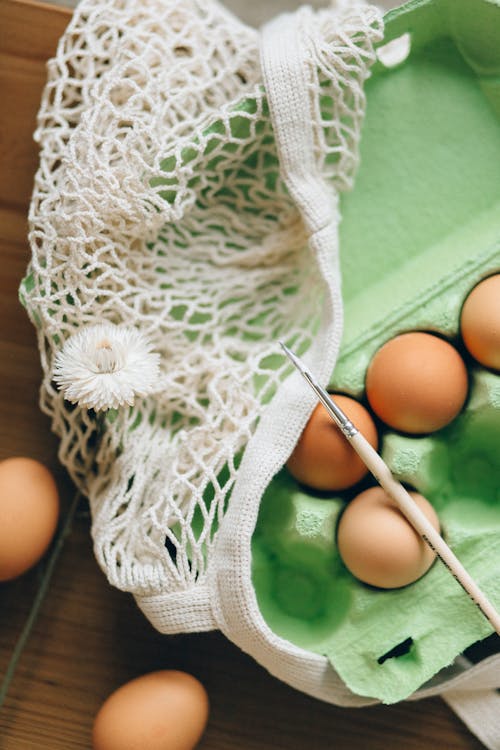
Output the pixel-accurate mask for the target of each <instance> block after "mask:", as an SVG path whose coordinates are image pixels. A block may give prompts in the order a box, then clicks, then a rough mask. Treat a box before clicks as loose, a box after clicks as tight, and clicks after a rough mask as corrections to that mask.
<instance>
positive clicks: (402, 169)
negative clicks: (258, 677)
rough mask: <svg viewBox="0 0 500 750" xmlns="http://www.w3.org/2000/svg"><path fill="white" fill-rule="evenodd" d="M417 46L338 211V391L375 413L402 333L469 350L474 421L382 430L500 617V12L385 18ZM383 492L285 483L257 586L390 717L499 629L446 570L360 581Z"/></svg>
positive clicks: (267, 501) (271, 610) (291, 628)
mask: <svg viewBox="0 0 500 750" xmlns="http://www.w3.org/2000/svg"><path fill="white" fill-rule="evenodd" d="M405 33H408V34H409V40H410V49H409V54H408V56H407V57H406V58H405V59H404V60H403V61H402V62H400V63H398V64H396V65H395V66H394V67H389V68H388V67H385V66H384V65H383V64H382V63H379V64H377V66H376V68H375V69H374V71H373V76H372V78H371V79H370V80H369V81H368V82H367V84H366V95H367V115H366V120H365V123H364V126H363V131H362V141H361V166H360V169H359V172H358V175H357V177H356V182H355V187H354V190H353V192H352V193H350V194H348V195H345V196H343V198H342V201H341V211H342V217H343V218H342V224H341V244H340V247H341V265H342V278H343V295H344V304H345V328H344V337H343V341H342V346H341V352H340V356H339V359H338V362H337V366H336V368H335V372H334V373H333V375H332V382H331V386H332V390H334V391H336V392H341V393H346V394H349V395H352V396H354V397H355V398H357V399H358V400H360V401H362V402H364V403H365V404H366V400H365V378H366V372H367V368H368V365H369V363H370V361H371V360H372V358H373V356H374V354H375V353H376V352H377V351H378V349H379V348H380V347H381V346H382V345H383V344H384V343H385V342H387V341H388V340H390V339H391V338H393V337H394V336H396V335H398V334H401V333H405V332H410V331H426V332H429V333H435V334H436V335H438V336H440V337H442V338H444V339H446V340H448V341H449V342H450V343H451V344H452V345H453V346H455V347H456V348H457V349H458V351H459V353H460V354H461V355H462V357H463V358H464V361H465V363H466V366H467V369H468V375H469V391H468V396H467V400H466V403H465V405H464V408H463V410H462V411H461V413H460V414H459V415H458V416H457V417H456V418H455V419H454V420H453V421H452V422H451V423H450V424H448V425H447V426H446V427H444V428H442V429H440V430H438V431H436V432H434V433H432V434H427V435H422V436H415V435H412V436H411V435H408V434H402V433H400V432H397V431H395V430H393V429H390V428H388V427H387V426H385V425H384V424H383V423H382V422H380V420H376V421H377V426H378V428H379V438H380V446H379V450H380V452H381V453H382V456H383V457H384V459H385V460H386V462H387V463H388V464H389V466H390V468H391V470H392V471H393V473H394V474H395V475H396V476H397V477H398V478H399V479H400V480H401V481H403V483H406V484H407V485H408V486H409V487H410V488H414V489H416V490H417V491H418V492H420V493H421V494H422V495H424V496H425V497H426V498H427V499H428V500H429V501H430V502H431V503H432V504H433V506H434V507H435V509H436V511H437V513H438V515H439V518H440V522H441V526H442V533H443V536H444V538H445V539H446V541H447V543H448V544H449V545H450V546H451V547H452V549H453V550H454V552H455V554H456V555H457V556H458V557H459V559H460V560H461V562H462V563H463V564H464V565H465V567H466V568H467V569H468V571H469V572H470V573H471V575H472V576H473V577H474V578H475V579H476V580H477V582H478V584H479V585H480V586H481V587H482V588H483V590H484V591H485V592H486V593H487V595H488V596H489V597H490V598H491V600H492V601H493V603H494V604H495V605H496V606H497V607H500V491H499V487H500V457H499V454H498V445H499V441H500V375H499V374H498V372H494V371H492V370H487V369H485V368H482V367H481V366H479V365H478V364H477V363H476V362H474V360H473V359H472V358H471V357H470V356H469V355H468V353H467V352H466V350H465V348H464V346H463V343H462V341H461V338H460V330H459V329H460V312H461V309H462V305H463V303H464V301H465V299H466V297H467V295H468V293H469V292H470V291H471V290H472V289H473V288H474V286H475V285H476V284H477V283H478V282H479V281H481V279H483V278H485V277H487V276H490V275H493V274H496V273H499V272H500V241H499V240H500V171H499V169H498V164H499V163H500V124H499V118H500V75H499V74H500V53H499V51H498V50H500V3H499V2H486V0H417V1H416V2H412V3H409V4H408V5H406V6H402V7H401V8H398V9H396V10H395V11H392V12H391V13H389V14H388V15H387V17H386V34H385V39H384V45H385V43H386V42H388V41H390V40H393V39H397V38H398V37H400V36H401V35H402V34H405ZM374 484H375V482H374V480H371V479H370V478H369V477H368V478H365V479H364V480H363V481H362V482H361V483H360V484H358V485H356V486H355V487H353V488H351V489H350V490H348V491H345V492H342V493H334V492H332V493H316V492H314V491H312V490H309V489H307V488H306V487H304V486H301V485H299V484H298V483H297V482H296V481H295V480H294V479H293V478H292V477H291V476H290V474H289V473H288V472H287V470H286V469H284V470H283V471H282V472H280V474H278V475H277V476H276V477H275V478H274V480H273V482H272V483H271V485H270V487H269V488H268V491H267V493H266V495H265V496H264V498H263V501H262V505H261V510H260V514H259V519H258V522H257V526H256V529H255V533H254V537H253V544H252V553H253V562H252V565H253V568H252V570H253V581H254V585H255V590H256V594H257V599H258V602H259V606H260V608H261V611H262V614H263V617H264V619H265V620H266V621H267V623H268V624H269V626H270V627H271V628H272V629H273V630H274V631H275V632H276V633H277V634H278V635H280V636H282V637H283V638H286V639H288V640H291V641H292V642H294V643H296V644H297V645H299V646H301V647H303V648H307V649H309V650H311V651H314V652H317V653H320V654H323V655H326V656H327V657H328V658H329V659H330V661H331V663H332V666H333V667H334V668H335V669H336V671H337V672H338V673H339V674H340V675H341V677H342V678H343V679H344V681H345V682H346V684H347V685H348V686H349V687H350V688H351V689H352V690H353V691H354V692H356V693H358V694H360V695H365V696H370V697H374V698H378V699H380V700H382V701H384V702H386V703H391V702H395V701H398V700H401V699H404V698H405V697H407V696H408V695H410V694H411V693H412V692H413V691H415V690H417V689H418V688H419V687H421V686H422V685H424V684H425V683H426V682H427V681H428V680H430V679H431V678H433V677H434V676H435V675H436V674H437V673H439V671H440V670H442V669H444V668H446V667H447V666H448V665H450V664H452V662H453V660H454V659H455V658H456V657H457V656H458V655H459V654H460V653H462V652H463V651H464V650H465V649H466V648H467V647H468V646H470V645H471V644H472V643H474V642H476V641H478V640H481V639H482V638H485V637H486V636H487V635H489V634H490V633H491V626H490V625H489V623H488V622H487V621H486V620H485V619H484V618H483V617H482V615H481V614H480V612H479V611H478V610H477V608H476V607H475V605H474V604H473V603H472V602H471V600H470V599H469V598H468V597H467V595H466V594H465V593H464V592H463V590H462V589H461V588H460V586H459V584H458V583H457V582H456V581H455V580H454V579H453V578H452V576H451V575H450V573H449V572H448V571H447V570H446V569H445V567H444V565H442V563H441V562H440V561H439V560H437V561H436V562H435V563H434V564H433V565H432V566H431V568H430V569H429V571H428V572H427V573H426V574H425V575H424V576H422V577H421V578H420V579H418V580H417V581H415V582H414V583H412V584H410V585H407V586H405V587H402V588H399V589H392V590H382V589H378V588H374V587H371V586H368V585H366V584H363V583H361V582H359V581H357V580H356V579H355V578H354V577H353V576H352V575H351V573H350V572H349V571H348V570H347V568H346V567H345V565H344V564H343V562H342V560H341V558H340V555H339V552H338V549H337V546H336V528H337V526H338V521H339V518H340V517H341V514H342V512H343V510H344V508H345V507H346V503H348V502H349V500H350V499H352V498H353V497H354V496H355V495H357V494H358V493H359V492H360V491H361V490H362V489H365V488H366V487H368V486H373V485H374ZM450 623H453V627H451V626H450Z"/></svg>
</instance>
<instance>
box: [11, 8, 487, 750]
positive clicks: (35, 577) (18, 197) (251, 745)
mask: <svg viewBox="0 0 500 750" xmlns="http://www.w3.org/2000/svg"><path fill="white" fill-rule="evenodd" d="M69 18H70V14H69V12H68V11H65V10H64V9H61V8H53V7H50V6H42V5H37V4H35V3H28V2H18V1H17V0H0V93H1V97H2V99H1V100H2V109H1V114H0V127H1V139H0V144H1V145H0V150H1V154H0V155H1V159H0V163H1V179H0V254H1V263H0V320H1V330H0V415H1V417H0V459H1V458H5V457H6V456H8V455H15V454H18V455H19V454H24V455H30V456H33V457H35V458H38V459H39V460H42V461H44V462H45V463H46V464H47V465H49V466H50V467H51V468H52V469H53V470H54V472H55V473H56V476H57V479H58V482H59V486H60V489H61V493H62V495H63V497H64V498H66V500H67V499H68V498H69V497H70V495H71V494H72V491H73V490H72V488H71V486H70V485H69V483H68V480H67V478H66V477H65V474H64V472H62V471H61V470H60V469H58V468H57V458H56V451H57V443H56V440H55V438H54V437H53V436H51V434H50V424H49V421H48V419H47V418H46V417H45V416H43V415H42V414H41V413H40V411H39V409H38V405H37V403H38V384H39V382H40V367H39V363H38V354H37V350H36V341H35V334H34V331H33V329H32V327H31V325H30V323H29V322H28V320H27V317H26V314H25V312H24V310H23V309H22V307H21V305H20V304H19V302H18V299H17V288H18V285H19V281H20V279H21V277H22V275H23V273H24V271H25V268H26V264H27V261H28V257H29V251H28V247H27V243H26V214H27V207H28V202H29V196H30V193H31V189H32V180H33V174H34V171H35V169H36V164H37V153H36V147H35V145H34V143H33V141H32V138H31V135H32V132H33V130H34V127H35V117H36V111H37V109H38V105H39V99H40V91H41V87H42V86H43V82H44V80H45V61H46V60H47V58H48V57H50V56H51V55H52V54H53V52H54V50H55V46H56V44H57V39H58V38H59V36H60V34H61V33H62V31H63V29H64V28H65V26H66V24H67V23H68V21H69ZM6 102H7V106H5V103H6ZM42 573H43V564H42V565H41V566H40V567H39V568H37V569H35V570H33V571H31V572H29V573H28V574H26V575H25V576H23V577H22V578H20V579H18V580H16V581H12V582H10V583H8V584H3V585H1V586H0V675H1V674H2V673H3V672H4V671H5V668H6V666H7V663H8V660H9V657H10V654H11V653H12V649H13V647H14V643H15V641H16V638H17V636H18V634H19V632H20V630H21V628H22V626H23V623H24V621H25V618H26V616H27V614H28V611H29V608H30V605H31V602H32V599H33V596H34V594H35V592H36V590H37V588H38V586H39V584H40V576H41V574H42ZM159 668H174V669H183V670H186V671H188V672H191V673H192V674H194V675H196V676H198V677H199V678H200V679H201V680H202V682H203V683H204V684H205V685H206V687H207V689H208V692H209V695H210V700H211V714H210V721H209V725H208V728H207V731H206V734H205V736H204V738H203V740H202V742H201V744H200V748H202V749H203V750H271V748H272V749H273V750H280V749H283V750H285V749H286V750H322V749H323V748H324V749H325V750H326V749H327V748H335V750H348V749H349V750H361V749H363V750H366V748H370V750H386V748H388V747H389V748H405V749H406V750H423V749H424V748H426V749H427V748H429V747H435V746H441V747H443V748H446V749H447V750H478V749H479V748H480V744H479V743H478V742H477V741H476V740H475V739H474V738H473V737H472V736H471V735H470V734H469V733H468V732H467V730H466V729H465V727H464V726H463V725H462V724H461V723H460V721H459V720H458V719H457V718H456V717H455V716H454V715H453V714H452V713H451V711H450V710H449V709H448V708H447V707H446V706H445V705H444V703H442V702H441V701H440V700H439V699H432V700H425V701H422V702H419V703H402V704H399V705H397V706H391V707H384V706H376V707H372V708H368V709H357V710H354V709H349V710H346V709H341V708H337V707H334V706H330V705H327V704H325V703H322V702H320V701H316V700H313V699H311V698H309V697H308V696H305V695H302V694H301V693H299V692H297V691H295V690H292V689H291V688H289V687H288V686H286V685H284V684H282V683H280V682H278V681H277V680H275V679H274V678H273V677H271V676H270V675H269V674H268V673H267V672H266V671H265V670H264V669H262V668H261V667H260V666H259V665H258V664H256V662H255V661H253V660H252V659H250V658H249V657H248V656H246V655H245V654H243V653H242V652H241V651H239V650H238V649H237V648H236V647H234V646H233V645H232V644H231V643H229V642H228V641H227V640H226V639H225V638H224V637H223V636H222V635H221V634H219V633H209V634H203V635H189V636H187V635H186V636H175V637H165V636H161V635H159V634H158V633H156V632H155V631H153V629H152V628H151V626H150V625H149V623H148V622H147V621H146V620H145V619H144V617H143V616H142V615H141V613H140V612H139V610H138V609H137V607H136V606H135V604H134V602H133V600H132V598H131V597H130V596H128V595H126V594H123V593H121V592H119V591H117V590H115V589H113V588H111V587H110V586H109V585H108V583H107V582H106V580H105V577H104V575H103V573H102V572H101V571H100V570H99V569H98V566H97V564H96V562H95V559H94V556H93V552H92V547H91V540H90V530H89V518H88V512H87V509H86V503H85V502H84V501H82V503H81V505H80V510H79V512H78V514H77V517H76V518H75V520H74V523H73V527H72V530H71V533H70V534H69V535H68V537H67V539H66V542H65V545H64V548H63V553H62V557H61V558H60V560H59V562H58V565H57V567H56V570H55V574H54V577H53V579H52V582H51V585H50V588H49V593H48V595H47V598H46V600H45V603H44V605H43V607H42V609H41V612H40V614H39V616H38V618H37V621H36V624H35V627H34V630H33V632H32V635H31V637H30V639H29V641H28V643H27V646H26V648H25V649H24V652H23V655H22V658H21V661H20V663H19V665H18V669H17V672H16V674H15V678H14V680H13V682H12V684H11V688H10V691H9V694H8V697H7V701H6V705H5V706H4V709H3V710H2V712H1V713H0V748H1V750H35V749H36V750H69V749H71V750H79V749H80V748H81V750H88V749H89V747H90V732H91V727H92V721H93V717H94V715H95V712H96V710H97V708H98V706H99V705H100V703H101V702H102V701H103V700H104V699H105V698H106V696H107V695H108V694H109V693H110V692H111V691H112V690H114V689H115V688H116V687H118V686H119V685H120V684H122V683H123V682H125V681H126V680H128V679H130V678H132V677H134V676H137V675H139V674H142V673H145V672H148V671H151V670H154V669H159ZM145 750H147V749H145Z"/></svg>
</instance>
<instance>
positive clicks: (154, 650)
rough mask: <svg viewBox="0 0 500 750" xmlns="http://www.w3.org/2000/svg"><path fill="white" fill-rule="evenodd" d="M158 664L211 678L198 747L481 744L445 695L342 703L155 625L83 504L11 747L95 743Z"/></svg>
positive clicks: (30, 665)
mask: <svg viewBox="0 0 500 750" xmlns="http://www.w3.org/2000/svg"><path fill="white" fill-rule="evenodd" d="M14 589H15V584H11V591H10V595H9V596H8V597H5V599H6V600H4V602H2V604H3V605H4V606H5V607H6V608H7V609H8V608H9V607H10V602H11V601H12V600H14V601H15V599H16V592H15V590H14ZM7 593H8V594H9V592H7ZM1 609H2V610H3V607H2V608H1ZM155 669H181V670H184V671H187V672H190V673H191V674H194V675H195V676H197V677H198V678H199V679H200V680H201V681H202V682H203V684H204V685H205V686H206V688H207V690H208V693H209V696H210V701H211V712H210V719H209V724H208V727H207V731H206V734H205V736H204V738H203V740H202V742H201V743H200V745H199V747H200V750H240V748H241V750H311V748H314V750H330V749H331V748H335V750H347V749H349V750H366V748H370V750H386V749H387V747H390V748H403V747H404V748H405V750H423V749H424V748H425V750H427V748H430V747H435V746H441V747H445V748H446V750H479V749H480V747H481V745H480V744H479V743H478V742H477V741H476V740H474V739H473V738H472V737H471V736H470V735H469V733H468V732H467V730H466V729H465V727H464V726H463V725H462V724H461V723H460V721H459V720H458V719H457V718H456V717H455V716H453V714H452V713H451V712H450V711H449V710H448V708H447V707H446V706H445V705H444V704H443V703H442V702H441V701H440V700H438V699H432V700H425V701H423V702H421V703H402V704H399V705H397V706H375V707H370V708H368V709H362V710H359V709H343V708H337V707H335V706H330V705H328V704H326V703H322V702H321V701H317V700H314V699H312V698H309V697H308V696H305V695H303V694H301V693H299V692H297V691H295V690H292V689H291V688H290V687H288V686H287V685H284V684H283V683H281V682H279V681H278V680H276V679H275V678H273V677H272V676H271V675H269V674H268V673H267V672H266V671H265V670H264V669H262V667H260V666H259V665H258V664H257V663H256V662H255V661H254V660H253V659H251V658H250V657H248V656H247V655H246V654H243V653H242V652H241V651H240V650H239V649H237V648H236V647H235V646H233V645H232V644H231V643H229V642H228V641H227V640H226V639H225V638H224V637H223V636H222V635H221V634H220V633H206V634H203V635H179V636H162V635H160V634H158V633H156V632H155V631H154V630H153V629H152V628H151V626H150V625H149V624H148V623H147V622H146V620H145V619H144V617H143V616H142V615H141V613H140V612H139V610H138V609H137V607H136V605H135V603H134V602H133V599H132V597H130V596H129V595H128V594H124V593H121V592H119V591H117V590H115V589H113V588H111V587H110V586H109V585H108V584H107V582H106V580H105V578H104V576H103V574H102V573H101V572H100V571H99V570H98V569H97V564H96V562H95V560H94V557H93V553H92V549H91V543H90V534H89V528H88V518H87V517H86V514H85V513H84V512H82V513H81V514H80V515H79V517H78V518H77V520H76V522H75V525H74V528H73V531H72V534H71V536H70V538H69V540H68V542H67V544H66V547H65V550H64V552H63V557H62V559H61V562H60V564H59V566H58V568H57V571H56V575H55V578H54V580H53V583H52V586H51V589H50V594H49V597H48V599H47V601H46V603H45V606H44V608H43V610H42V613H41V616H40V617H39V619H38V622H37V625H36V628H35V631H34V633H33V636H32V638H31V639H30V641H29V643H28V646H27V648H26V650H25V653H24V656H23V659H22V661H21V664H20V665H19V670H18V673H17V675H16V680H15V682H14V685H13V687H12V689H11V691H10V694H9V698H8V702H7V705H6V707H5V708H6V710H5V711H4V715H3V717H2V716H1V715H0V736H1V737H2V741H3V744H2V745H1V747H2V750H20V748H22V750H35V749H36V750H45V748H47V750H49V748H50V750H68V748H71V750H80V749H81V750H88V748H89V747H90V734H91V729H92V722H93V717H94V715H95V712H96V711H97V709H98V707H99V705H100V704H101V702H102V701H103V700H104V699H105V698H106V697H107V695H108V694H109V693H110V692H112V691H113V690H114V689H115V688H116V687H118V686H119V685H121V684H123V683H124V682H126V681H127V680H129V679H131V678H133V677H135V676H137V675H140V674H144V673H146V672H149V671H153V670H155ZM145 750H146V749H145Z"/></svg>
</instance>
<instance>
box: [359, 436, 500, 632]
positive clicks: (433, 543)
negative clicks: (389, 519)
mask: <svg viewBox="0 0 500 750" xmlns="http://www.w3.org/2000/svg"><path fill="white" fill-rule="evenodd" d="M346 437H347V439H348V440H349V442H350V443H351V445H352V446H353V448H354V450H355V451H356V453H357V454H358V455H359V456H360V458H361V459H362V460H363V461H364V463H365V465H366V466H367V467H368V469H369V470H370V472H371V473H372V474H373V476H374V477H375V479H376V480H377V482H378V483H379V484H380V486H381V487H383V489H384V490H385V491H386V492H387V494H388V495H389V497H391V498H392V500H394V502H395V503H396V505H397V506H398V508H399V509H400V511H401V513H403V515H404V516H405V517H406V518H407V519H408V521H409V522H410V523H411V525H412V526H413V528H414V529H415V530H416V531H418V533H419V534H420V536H421V537H422V539H423V540H424V541H425V542H426V543H427V544H428V545H429V547H430V548H431V549H432V550H433V551H434V552H435V553H436V554H437V556H438V557H439V558H440V559H441V560H442V561H443V563H444V564H445V565H446V567H447V568H448V570H449V571H450V573H451V574H452V575H453V577H454V578H455V579H456V580H457V581H458V583H459V584H460V585H461V586H462V588H463V589H464V591H466V593H467V594H468V595H469V596H470V598H471V599H472V601H473V602H474V604H476V605H477V607H478V608H479V609H480V610H481V612H482V614H483V615H484V617H486V619H487V620H489V622H490V623H491V625H492V626H493V628H494V629H495V631H496V632H497V633H498V634H500V615H499V614H498V612H497V611H496V609H495V608H494V606H493V605H492V603H491V602H490V601H489V599H488V598H487V597H486V595H485V594H484V593H483V592H482V591H481V589H480V588H479V586H478V585H477V583H476V582H475V581H474V579H473V578H472V577H471V576H470V575H469V573H467V571H466V570H465V568H464V566H463V565H462V563H461V562H460V560H459V559H458V558H457V557H456V555H455V554H454V553H453V552H452V550H451V549H450V548H449V547H448V545H447V544H446V542H445V541H444V539H443V537H442V536H441V535H440V534H439V533H438V532H437V531H436V529H435V528H434V527H433V525H432V524H431V523H430V521H429V520H428V519H427V518H426V516H425V515H424V514H423V513H422V511H421V510H420V508H419V507H418V505H417V504H416V503H415V502H414V501H413V499H412V497H411V495H410V494H409V493H408V492H407V491H406V490H405V488H404V487H403V485H402V484H401V483H400V482H398V481H397V480H396V479H395V478H394V477H393V475H392V474H391V471H390V469H389V467H388V466H387V464H386V463H385V462H384V460H383V459H382V458H381V457H380V456H379V454H378V453H377V451H376V450H375V449H374V448H373V447H372V446H371V445H370V443H369V442H368V441H367V440H366V438H364V437H363V435H362V434H361V433H360V432H357V433H356V434H355V435H352V436H346Z"/></svg>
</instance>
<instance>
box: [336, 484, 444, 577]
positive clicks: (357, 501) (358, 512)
mask: <svg viewBox="0 0 500 750" xmlns="http://www.w3.org/2000/svg"><path fill="white" fill-rule="evenodd" d="M410 495H411V496H412V497H413V499H414V500H415V502H416V503H417V505H418V506H419V508H420V510H421V511H423V513H424V514H425V515H426V516H427V518H428V520H429V521H430V522H431V524H432V525H433V526H434V528H435V529H436V530H437V531H439V519H438V517H437V515H436V511H435V510H434V508H433V507H432V505H431V504H430V503H429V501H428V500H426V499H425V498H424V497H422V495H419V494H418V493H416V492H410ZM337 546H338V550H339V553H340V556H341V557H342V560H343V561H344V564H345V566H346V567H347V568H348V569H349V570H350V572H351V573H352V574H353V576H355V577H356V578H358V579H359V580H360V581H363V582H364V583H369V584H370V585H371V586H377V587H378V588H382V589H394V588H399V587H400V586H406V585H408V584H409V583H413V581H416V580H417V579H418V578H420V577H421V576H423V575H424V573H426V572H427V571H428V570H429V568H430V566H431V565H432V563H433V562H434V560H435V558H436V555H435V553H434V552H432V550H431V549H430V547H429V546H428V545H427V544H426V543H425V542H424V541H423V539H422V538H421V537H420V535H419V534H418V533H417V532H416V531H415V530H414V528H413V526H411V524H410V523H409V522H408V521H407V520H406V518H405V517H404V516H403V514H402V513H401V511H400V510H399V509H398V508H397V507H396V505H395V504H394V503H393V501H392V500H391V499H390V497H389V496H388V495H387V494H386V492H385V491H384V490H383V489H382V488H381V487H372V488H371V489H369V490H366V491H365V492H362V493H361V494H359V495H357V496H356V497H355V498H354V500H352V501H351V502H350V503H349V505H348V506H347V508H346V510H345V511H344V513H343V514H342V516H341V518H340V523H339V526H338V531H337Z"/></svg>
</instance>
